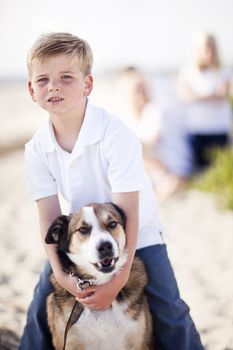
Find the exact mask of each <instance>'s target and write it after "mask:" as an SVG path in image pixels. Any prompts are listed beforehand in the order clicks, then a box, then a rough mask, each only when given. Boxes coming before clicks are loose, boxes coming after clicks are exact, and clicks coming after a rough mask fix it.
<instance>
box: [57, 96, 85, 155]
mask: <svg viewBox="0 0 233 350" xmlns="http://www.w3.org/2000/svg"><path fill="white" fill-rule="evenodd" d="M86 105H87V101H86V103H85V104H84V105H83V106H82V108H80V110H79V111H76V112H75V113H70V114H69V115H67V114H66V115H63V116H57V115H50V119H51V121H52V124H53V129H54V134H55V137H56V141H57V143H58V144H59V146H60V147H61V148H62V149H64V150H65V151H67V152H69V153H71V152H72V150H73V148H74V146H75V143H76V141H77V138H78V135H79V132H80V129H81V127H82V123H83V120H84V116H85V111H86Z"/></svg>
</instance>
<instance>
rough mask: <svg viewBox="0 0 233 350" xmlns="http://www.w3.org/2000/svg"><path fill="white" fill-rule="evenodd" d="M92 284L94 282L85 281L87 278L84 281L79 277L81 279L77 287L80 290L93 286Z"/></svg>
mask: <svg viewBox="0 0 233 350" xmlns="http://www.w3.org/2000/svg"><path fill="white" fill-rule="evenodd" d="M92 285H93V282H90V281H85V280H83V281H82V280H80V279H79V281H78V283H77V288H78V289H79V290H84V289H86V288H88V287H91V286H92Z"/></svg>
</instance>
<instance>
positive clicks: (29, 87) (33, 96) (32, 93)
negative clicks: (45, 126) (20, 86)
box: [28, 81, 36, 102]
mask: <svg viewBox="0 0 233 350" xmlns="http://www.w3.org/2000/svg"><path fill="white" fill-rule="evenodd" d="M28 90H29V93H30V95H31V97H32V100H33V101H34V102H36V98H35V93H34V89H33V87H32V82H31V81H29V82H28Z"/></svg>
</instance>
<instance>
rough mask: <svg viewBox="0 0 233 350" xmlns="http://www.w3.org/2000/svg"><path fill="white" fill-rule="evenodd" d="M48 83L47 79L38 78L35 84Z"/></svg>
mask: <svg viewBox="0 0 233 350" xmlns="http://www.w3.org/2000/svg"><path fill="white" fill-rule="evenodd" d="M47 81H48V78H45V77H44V78H39V79H37V81H36V82H37V83H45V82H47Z"/></svg>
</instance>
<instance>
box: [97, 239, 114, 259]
mask: <svg viewBox="0 0 233 350" xmlns="http://www.w3.org/2000/svg"><path fill="white" fill-rule="evenodd" d="M97 250H98V252H99V257H100V259H102V258H110V257H112V256H113V246H112V243H111V242H109V241H102V242H100V244H99V246H98V248H97Z"/></svg>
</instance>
